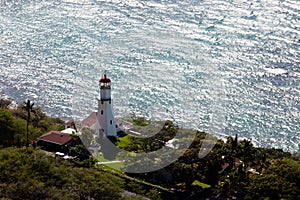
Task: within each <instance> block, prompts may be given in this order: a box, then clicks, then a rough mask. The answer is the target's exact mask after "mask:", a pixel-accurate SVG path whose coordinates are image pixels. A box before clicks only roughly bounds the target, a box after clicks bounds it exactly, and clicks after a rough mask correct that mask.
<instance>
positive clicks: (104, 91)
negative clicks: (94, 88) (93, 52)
mask: <svg viewBox="0 0 300 200" xmlns="http://www.w3.org/2000/svg"><path fill="white" fill-rule="evenodd" d="M99 87H100V98H99V99H98V122H99V126H100V127H99V136H100V137H101V135H102V136H117V128H116V122H115V119H114V114H113V110H112V99H111V80H110V78H108V77H107V76H106V74H104V76H103V77H101V79H100V80H99Z"/></svg>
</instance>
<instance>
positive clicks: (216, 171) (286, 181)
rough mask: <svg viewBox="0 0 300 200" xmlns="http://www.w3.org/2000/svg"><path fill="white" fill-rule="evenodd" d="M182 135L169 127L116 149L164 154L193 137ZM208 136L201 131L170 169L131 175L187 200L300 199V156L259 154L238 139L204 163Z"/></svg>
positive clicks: (275, 151) (220, 146) (271, 151)
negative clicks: (168, 145) (179, 138)
mask: <svg viewBox="0 0 300 200" xmlns="http://www.w3.org/2000/svg"><path fill="white" fill-rule="evenodd" d="M133 123H134V124H135V125H137V124H138V125H139V131H140V132H142V133H145V134H146V135H147V133H149V132H151V130H149V126H146V125H147V120H145V119H144V118H135V119H134V120H133ZM143 126H145V129H144V130H143V128H142V127H143ZM178 130H179V127H177V126H176V125H175V124H173V123H172V122H170V121H167V122H166V123H165V125H164V127H163V128H162V130H161V131H160V132H159V133H158V134H156V135H155V136H152V137H150V138H143V137H136V136H132V135H127V136H125V137H124V138H125V139H123V138H119V139H117V142H116V144H118V145H119V146H120V147H121V148H123V149H126V150H127V151H131V152H149V151H153V150H156V149H159V148H161V146H163V145H164V142H166V141H168V140H170V139H172V138H173V137H174V135H175V134H178V133H179V132H180V134H182V133H183V135H184V137H185V136H186V135H188V133H187V132H188V131H191V130H188V129H185V130H184V131H182V130H181V131H178ZM206 135H207V134H206V133H203V132H199V131H198V132H197V134H196V136H195V138H194V140H193V143H192V144H191V145H190V147H189V148H188V149H187V150H186V151H185V153H184V154H183V155H182V156H181V157H180V158H179V159H178V160H177V161H176V162H174V163H172V164H171V165H169V166H167V167H165V168H163V169H161V170H158V171H154V172H150V173H140V174H134V173H133V174H129V175H130V176H132V177H135V178H138V179H141V180H145V181H148V182H151V183H153V184H156V185H161V186H164V187H166V188H169V189H172V190H173V191H175V193H176V195H177V196H180V197H182V198H183V199H185V198H189V199H198V198H204V197H207V198H210V197H211V198H212V197H214V198H217V199H226V198H236V199H297V198H298V197H299V196H300V162H299V155H291V154H290V153H288V152H283V151H282V150H280V149H274V148H271V149H266V148H257V147H254V146H253V145H252V143H251V141H249V140H238V136H237V135H236V136H235V137H228V138H227V141H226V142H223V141H222V140H217V143H216V145H215V146H214V148H213V149H212V151H210V153H209V154H208V155H207V156H205V157H203V158H201V157H199V150H200V147H201V145H202V143H203V141H204V139H206V140H207V138H206ZM184 137H183V138H184ZM145 163H146V162H145ZM125 164H127V165H130V167H132V165H135V164H134V163H132V162H130V163H126V162H125ZM125 167H127V166H125Z"/></svg>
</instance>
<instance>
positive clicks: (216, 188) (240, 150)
mask: <svg viewBox="0 0 300 200" xmlns="http://www.w3.org/2000/svg"><path fill="white" fill-rule="evenodd" d="M8 105H9V101H5V100H1V101H0V107H1V108H0V148H1V149H0V199H91V198H93V199H122V198H125V199H126V198H127V199H133V198H135V199H141V198H142V197H139V196H135V195H130V196H129V197H128V195H127V196H126V195H125V196H124V191H127V192H128V191H131V192H134V193H137V194H141V195H143V196H146V197H149V198H151V199H175V198H177V199H205V198H211V199H228V198H235V199H297V198H298V197H299V196H300V161H299V155H291V154H290V153H287V152H283V151H282V150H280V149H266V148H256V147H254V146H253V145H252V143H251V141H249V140H238V136H237V135H236V136H235V137H228V139H227V141H226V142H223V141H221V140H218V141H217V143H216V145H215V146H214V148H213V149H212V151H210V153H209V154H208V155H207V156H205V157H203V158H202V157H199V154H198V153H199V149H200V146H201V144H202V143H203V141H204V138H205V137H206V136H207V134H206V133H203V132H199V131H198V132H197V134H196V137H195V138H194V140H193V143H192V144H191V145H190V147H189V148H188V149H187V150H186V151H185V153H184V154H183V155H182V156H181V157H180V158H179V159H178V160H177V161H176V162H174V163H172V164H171V165H169V166H166V167H164V168H163V169H161V170H158V171H154V172H149V173H139V174H134V173H133V174H126V175H125V174H122V173H118V172H114V173H112V171H113V170H108V171H105V169H99V168H98V167H97V166H96V165H94V163H95V160H94V159H91V157H90V156H89V155H90V154H89V153H88V152H87V151H86V149H85V147H84V146H83V145H80V144H79V143H78V144H77V145H76V146H74V147H71V148H70V154H72V155H76V156H77V158H78V159H75V160H70V161H69V160H65V161H63V160H59V159H55V158H54V157H52V156H49V155H48V154H46V153H45V152H44V151H41V150H40V149H39V148H33V147H27V148H26V147H25V146H26V135H27V130H26V127H27V123H28V137H29V141H31V140H33V139H36V138H37V137H38V136H40V135H41V134H44V133H45V132H47V131H49V130H62V129H63V128H64V122H63V121H62V120H60V119H58V118H49V117H48V116H47V115H46V114H45V113H44V112H43V111H42V109H41V108H39V107H34V106H32V109H30V110H29V109H27V110H26V104H20V105H18V106H17V107H16V108H10V107H9V106H8ZM30 105H32V104H30ZM28 111H30V112H31V117H30V118H28ZM132 122H133V124H134V129H135V130H136V131H139V132H143V133H145V135H147V134H149V135H151V133H153V132H156V131H157V130H154V129H155V126H154V127H151V126H147V125H149V121H148V120H146V119H144V118H133V119H132ZM179 130H180V133H181V134H182V136H181V137H180V138H182V140H183V141H184V139H185V138H186V137H187V136H188V135H189V132H191V131H192V130H189V129H180V128H179V127H178V126H176V125H175V124H174V123H173V122H171V121H167V122H165V123H164V124H163V127H162V128H161V131H159V132H158V133H157V134H155V135H153V136H151V137H148V138H147V137H144V138H143V137H136V136H132V135H126V136H124V137H121V138H111V139H112V140H113V142H114V143H116V144H117V145H119V146H120V147H121V148H123V149H126V150H127V151H130V152H152V151H156V150H157V149H160V148H161V147H162V146H164V145H165V143H166V142H167V141H168V140H170V139H172V138H173V137H174V136H175V135H176V134H178V132H179ZM82 139H83V141H90V140H91V138H90V137H87V136H86V137H83V138H82ZM77 140H78V138H77ZM75 141H76V140H75ZM87 143H89V142H87ZM115 156H116V155H115ZM134 165H135V163H134V162H125V163H124V167H135V166H134ZM125 193H126V192H125Z"/></svg>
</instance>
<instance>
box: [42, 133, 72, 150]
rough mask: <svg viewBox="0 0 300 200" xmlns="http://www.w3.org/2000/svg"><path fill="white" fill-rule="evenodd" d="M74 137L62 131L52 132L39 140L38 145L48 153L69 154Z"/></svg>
mask: <svg viewBox="0 0 300 200" xmlns="http://www.w3.org/2000/svg"><path fill="white" fill-rule="evenodd" d="M72 139H73V137H72V135H70V134H64V133H62V132H60V131H50V132H48V133H46V134H44V135H42V136H40V137H39V138H38V142H37V145H38V146H42V148H43V149H44V150H46V151H59V152H67V150H68V147H69V146H70V145H71V142H72Z"/></svg>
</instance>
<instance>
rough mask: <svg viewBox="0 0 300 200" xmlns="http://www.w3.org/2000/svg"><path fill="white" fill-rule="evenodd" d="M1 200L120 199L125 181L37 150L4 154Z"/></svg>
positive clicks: (1, 153) (0, 156) (0, 172)
mask: <svg viewBox="0 0 300 200" xmlns="http://www.w3.org/2000/svg"><path fill="white" fill-rule="evenodd" d="M0 161H1V162H0V198H7V199H20V200H21V199H22V200H23V199H89V198H94V199H120V198H121V195H120V192H121V191H122V187H123V185H124V181H123V180H122V179H121V178H118V177H116V176H113V175H111V174H109V173H106V172H103V171H99V170H98V169H95V168H77V167H74V166H72V164H71V163H69V162H68V161H60V160H57V159H55V158H54V157H51V156H48V155H46V154H45V153H44V152H43V151H40V150H34V149H31V148H29V149H23V148H22V149H16V148H6V149H1V150H0Z"/></svg>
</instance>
